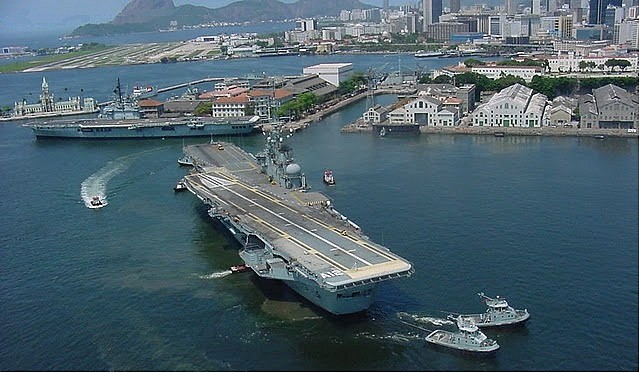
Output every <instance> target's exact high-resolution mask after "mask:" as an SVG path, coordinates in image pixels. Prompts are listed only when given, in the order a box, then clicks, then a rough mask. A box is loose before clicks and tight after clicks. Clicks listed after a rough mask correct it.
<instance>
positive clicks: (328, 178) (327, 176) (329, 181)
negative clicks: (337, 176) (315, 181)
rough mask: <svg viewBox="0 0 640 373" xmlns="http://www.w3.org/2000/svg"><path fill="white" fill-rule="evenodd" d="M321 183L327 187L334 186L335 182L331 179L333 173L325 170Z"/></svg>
mask: <svg viewBox="0 0 640 373" xmlns="http://www.w3.org/2000/svg"><path fill="white" fill-rule="evenodd" d="M322 181H323V182H324V183H325V184H327V185H334V184H335V183H336V181H335V180H334V179H333V171H331V170H325V171H324V175H323V176H322Z"/></svg>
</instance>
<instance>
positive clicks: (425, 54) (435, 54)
mask: <svg viewBox="0 0 640 373" xmlns="http://www.w3.org/2000/svg"><path fill="white" fill-rule="evenodd" d="M413 56H414V57H416V58H429V57H440V56H444V52H439V51H434V52H418V53H415V54H414V55H413Z"/></svg>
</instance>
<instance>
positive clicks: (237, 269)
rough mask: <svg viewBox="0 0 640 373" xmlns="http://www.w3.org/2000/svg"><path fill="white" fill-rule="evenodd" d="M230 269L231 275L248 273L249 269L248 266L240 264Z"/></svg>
mask: <svg viewBox="0 0 640 373" xmlns="http://www.w3.org/2000/svg"><path fill="white" fill-rule="evenodd" d="M229 269H230V270H231V273H240V272H246V271H248V270H249V267H248V266H247V265H246V264H238V265H235V266H231V267H230V268H229Z"/></svg>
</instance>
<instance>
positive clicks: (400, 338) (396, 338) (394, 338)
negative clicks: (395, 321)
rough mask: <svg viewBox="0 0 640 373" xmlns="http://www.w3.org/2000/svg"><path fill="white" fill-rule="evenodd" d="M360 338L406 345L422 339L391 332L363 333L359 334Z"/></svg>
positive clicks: (415, 335)
mask: <svg viewBox="0 0 640 373" xmlns="http://www.w3.org/2000/svg"><path fill="white" fill-rule="evenodd" d="M358 336H359V337H362V338H367V339H375V340H384V341H390V342H392V343H400V344H405V343H407V342H410V341H413V340H418V339H422V338H421V337H420V335H419V334H406V333H397V332H391V333H387V334H374V333H369V332H362V333H359V334H358Z"/></svg>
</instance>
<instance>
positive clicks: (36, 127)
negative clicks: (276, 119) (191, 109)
mask: <svg viewBox="0 0 640 373" xmlns="http://www.w3.org/2000/svg"><path fill="white" fill-rule="evenodd" d="M259 120H260V117H259V116H257V115H256V116H252V117H233V118H177V119H174V118H170V119H163V118H159V119H122V120H101V119H97V120H76V121H51V122H43V123H41V124H32V125H25V126H26V127H29V128H31V129H32V130H33V133H34V134H35V136H36V137H53V138H56V137H57V138H83V139H127V138H129V139H137V138H169V137H204V136H225V135H244V134H250V133H251V132H253V131H254V128H255V126H256V125H257V124H258V122H259Z"/></svg>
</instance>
